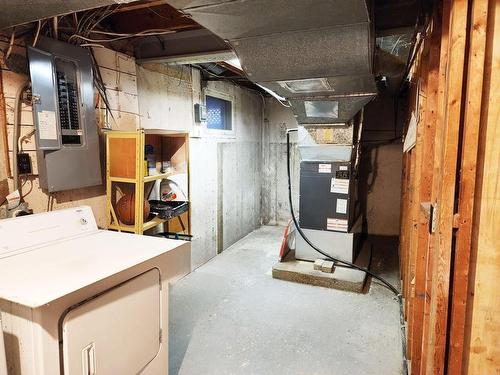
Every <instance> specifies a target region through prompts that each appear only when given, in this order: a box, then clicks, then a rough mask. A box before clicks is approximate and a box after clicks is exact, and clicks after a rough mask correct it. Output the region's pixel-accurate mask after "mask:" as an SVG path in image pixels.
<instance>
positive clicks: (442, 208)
mask: <svg viewBox="0 0 500 375" xmlns="http://www.w3.org/2000/svg"><path fill="white" fill-rule="evenodd" d="M447 3H448V1H445V4H447ZM447 8H448V5H445V8H444V9H447ZM449 9H450V18H449V20H450V25H449V45H448V59H447V64H446V82H445V86H444V88H443V97H442V100H441V102H440V104H441V103H442V104H443V106H442V107H441V108H440V111H442V115H441V116H440V121H443V126H442V129H441V130H442V137H441V139H442V142H443V149H442V152H441V155H438V157H440V159H441V168H440V173H439V174H437V175H435V178H436V179H437V181H435V182H436V184H437V186H438V195H437V201H436V203H437V207H438V213H437V214H438V219H437V234H436V236H435V238H434V242H435V248H434V262H433V268H434V269H433V277H432V280H433V284H432V295H431V306H430V307H431V311H430V313H431V315H430V322H429V328H430V340H429V342H428V348H427V350H428V351H429V352H430V353H433V354H432V356H431V357H429V358H428V360H427V364H426V366H427V368H426V371H427V373H429V374H436V375H440V374H444V372H445V355H446V344H447V330H448V302H449V292H450V268H451V260H452V227H453V214H454V203H455V183H456V173H457V156H458V152H457V150H458V144H459V130H460V115H461V112H460V111H461V104H462V81H463V73H464V57H465V44H466V37H467V35H466V34H467V33H466V31H467V12H468V2H467V1H466V0H454V1H452V2H451V4H449Z"/></svg>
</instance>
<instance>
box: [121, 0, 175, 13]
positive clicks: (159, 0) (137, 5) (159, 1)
mask: <svg viewBox="0 0 500 375" xmlns="http://www.w3.org/2000/svg"><path fill="white" fill-rule="evenodd" d="M160 5H167V1H166V0H147V1H137V2H134V3H132V4H128V5H124V6H123V5H122V6H121V7H119V8H118V9H116V10H115V13H123V12H130V11H132V10H138V9H144V8H152V7H157V6H160Z"/></svg>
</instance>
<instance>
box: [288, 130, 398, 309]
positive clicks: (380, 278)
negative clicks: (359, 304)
mask: <svg viewBox="0 0 500 375" xmlns="http://www.w3.org/2000/svg"><path fill="white" fill-rule="evenodd" d="M292 131H297V129H289V130H287V132H286V169H287V175H288V202H289V204H290V213H291V215H292V220H293V223H294V224H295V228H296V229H297V232H299V234H300V236H301V237H302V238H303V239H304V241H306V242H307V244H308V245H309V246H311V247H312V248H313V249H314V250H316V251H317V252H318V253H320V254H321V255H323V256H324V257H325V258H328V259H330V260H332V261H334V262H336V263H340V264H343V265H345V266H347V267H349V268H354V269H357V270H359V271H362V272H364V273H366V274H367V275H370V276H371V277H373V278H374V279H377V280H378V281H380V282H381V283H382V284H384V285H385V286H386V287H387V288H389V289H390V290H391V291H392V292H393V293H394V294H395V295H396V296H397V297H398V299H400V300H401V294H400V293H399V291H398V290H397V289H396V287H394V286H393V285H392V284H391V283H389V282H388V281H387V280H385V279H384V278H383V277H381V276H378V275H377V274H375V273H373V272H371V271H370V270H368V269H366V268H363V267H360V266H358V265H356V264H354V263H351V262H348V261H345V260H342V259H337V258H334V257H332V256H331V255H328V254H327V253H326V252H324V251H323V250H321V249H320V248H318V247H317V246H315V245H314V244H313V243H312V242H311V241H310V240H309V238H307V236H306V235H305V233H304V232H303V231H302V229H301V228H300V226H299V223H298V222H297V218H296V217H295V213H294V210H293V202H292V179H291V177H290V133H291V132H292Z"/></svg>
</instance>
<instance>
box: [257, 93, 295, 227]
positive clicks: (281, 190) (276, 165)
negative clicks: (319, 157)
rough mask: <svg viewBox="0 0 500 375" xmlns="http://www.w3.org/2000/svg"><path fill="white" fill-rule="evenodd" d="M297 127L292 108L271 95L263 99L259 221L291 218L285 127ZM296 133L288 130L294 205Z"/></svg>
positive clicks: (274, 223)
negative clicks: (260, 217)
mask: <svg viewBox="0 0 500 375" xmlns="http://www.w3.org/2000/svg"><path fill="white" fill-rule="evenodd" d="M297 126H298V124H297V121H296V120H295V117H294V116H293V113H292V110H291V109H289V108H286V107H284V106H283V105H281V104H280V103H279V102H278V101H277V100H275V99H274V98H268V99H266V105H265V119H264V124H263V129H262V158H263V160H262V161H263V180H262V212H261V214H262V222H263V224H268V225H276V224H281V225H285V224H286V223H288V221H289V220H290V218H291V216H290V207H289V206H290V205H289V203H288V181H287V171H286V161H287V160H286V159H287V154H286V130H287V129H292V128H296V127H297ZM296 139H297V138H296V133H291V137H290V141H291V143H292V147H291V158H290V161H291V165H290V167H291V171H292V174H291V177H292V197H293V199H294V208H295V210H296V211H297V210H298V200H299V198H298V197H299V195H298V191H299V158H298V151H297V148H296V147H295V142H296Z"/></svg>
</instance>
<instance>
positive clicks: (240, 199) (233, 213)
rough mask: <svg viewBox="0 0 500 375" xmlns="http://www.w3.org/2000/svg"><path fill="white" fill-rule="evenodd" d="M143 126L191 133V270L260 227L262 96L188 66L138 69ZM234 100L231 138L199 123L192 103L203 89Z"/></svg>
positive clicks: (199, 98) (199, 101)
mask: <svg viewBox="0 0 500 375" xmlns="http://www.w3.org/2000/svg"><path fill="white" fill-rule="evenodd" d="M137 81H138V92H139V111H140V115H141V126H142V127H144V128H154V129H168V130H176V131H188V132H189V133H190V140H189V158H190V178H191V180H190V198H191V229H192V233H193V235H194V238H193V241H192V267H193V269H194V268H196V267H198V266H200V265H202V264H203V263H205V262H206V261H208V260H209V259H211V258H212V257H214V256H215V255H216V254H217V252H218V251H223V250H225V249H227V248H228V247H229V246H231V245H232V244H233V243H235V242H236V241H238V240H239V239H241V238H243V237H244V236H245V235H247V234H248V233H250V232H251V231H252V230H254V229H256V228H257V227H258V226H259V225H260V222H261V213H260V210H261V206H260V201H261V180H262V163H261V142H262V121H263V117H262V116H263V112H262V108H263V102H262V98H261V96H260V95H259V94H258V93H256V92H252V91H250V90H247V89H244V88H241V87H239V86H236V85H234V84H232V83H229V82H221V81H219V82H208V83H207V86H206V87H204V88H202V87H201V77H200V73H199V71H198V70H196V69H191V68H188V67H168V66H165V65H159V64H148V65H145V66H138V68H137ZM207 91H209V92H211V93H216V94H220V95H223V96H225V97H227V98H229V99H230V100H231V101H232V102H233V129H234V131H233V132H232V134H229V135H227V134H222V133H216V132H210V131H208V130H207V129H206V125H204V124H200V123H196V122H195V119H194V104H196V103H201V104H203V103H204V94H205V92H207Z"/></svg>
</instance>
